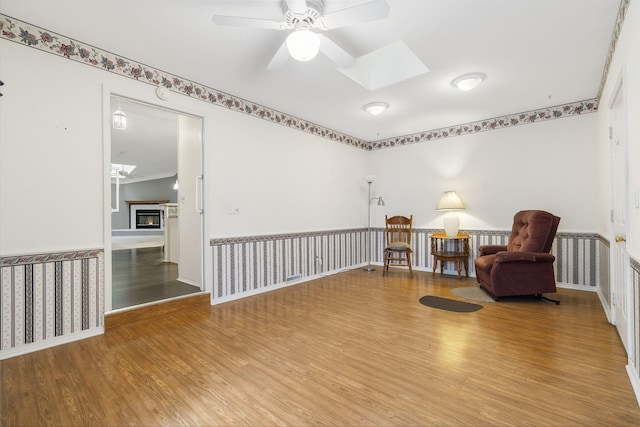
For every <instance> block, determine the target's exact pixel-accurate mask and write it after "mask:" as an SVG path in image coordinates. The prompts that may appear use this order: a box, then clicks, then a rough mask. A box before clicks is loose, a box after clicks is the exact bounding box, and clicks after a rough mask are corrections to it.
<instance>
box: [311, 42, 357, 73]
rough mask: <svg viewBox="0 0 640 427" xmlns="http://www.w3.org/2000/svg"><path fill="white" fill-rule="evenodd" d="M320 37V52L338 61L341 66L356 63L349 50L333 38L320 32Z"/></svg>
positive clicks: (345, 66) (350, 65)
mask: <svg viewBox="0 0 640 427" xmlns="http://www.w3.org/2000/svg"><path fill="white" fill-rule="evenodd" d="M318 37H319V38H320V52H322V53H323V54H325V55H326V56H327V58H329V59H330V60H332V61H333V62H335V63H336V65H337V66H338V67H339V68H350V67H352V66H353V65H355V63H356V60H355V58H354V57H353V56H351V55H349V54H348V53H347V51H345V50H344V49H343V48H341V47H340V46H338V45H337V44H336V43H335V42H334V41H333V40H331V39H330V38H329V37H327V36H325V35H324V34H318Z"/></svg>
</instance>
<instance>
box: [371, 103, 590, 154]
mask: <svg viewBox="0 0 640 427" xmlns="http://www.w3.org/2000/svg"><path fill="white" fill-rule="evenodd" d="M596 111H598V101H597V100H596V99H590V100H586V101H579V102H573V103H570V104H564V105H558V106H556V107H551V108H544V109H541V110H533V111H528V112H525V113H517V114H510V115H508V116H502V117H495V118H493V119H486V120H479V121H477V122H471V123H465V124H462V125H456V126H449V127H444V128H440V129H434V130H428V131H423V132H418V133H414V134H411V135H404V136H398V137H394V138H387V139H381V140H379V141H373V142H371V143H370V147H369V149H370V150H376V149H380V148H390V147H395V146H398V145H407V144H415V143H418V142H427V141H433V140H436V139H444V138H451V137H454V136H462V135H469V134H472V133H478V132H485V131H489V130H497V129H504V128H508V127H514V126H519V125H525V124H531V123H536V122H542V121H546V120H553V119H560V118H563V117H571V116H578V115H580V114H587V113H595V112H596Z"/></svg>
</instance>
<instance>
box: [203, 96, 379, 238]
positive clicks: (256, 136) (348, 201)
mask: <svg viewBox="0 0 640 427" xmlns="http://www.w3.org/2000/svg"><path fill="white" fill-rule="evenodd" d="M216 113H217V114H216V118H215V120H216V122H215V125H214V126H213V128H214V129H213V132H214V135H207V139H208V140H212V141H213V142H214V145H215V155H212V156H209V159H210V163H209V166H210V169H209V170H210V172H211V176H209V177H208V178H209V180H210V181H208V183H209V182H210V183H211V184H212V186H213V189H212V191H211V193H209V194H210V198H211V200H213V201H214V202H215V205H214V206H212V211H211V212H212V215H213V219H214V221H213V224H212V235H214V236H215V237H236V236H247V235H259V234H274V233H285V232H300V231H316V230H333V229H343V228H352V227H363V226H366V182H365V181H364V179H363V177H364V175H366V174H367V173H368V172H367V171H366V170H365V160H366V155H367V154H368V153H367V152H366V151H364V150H362V149H358V148H354V147H352V146H348V145H344V144H340V143H337V142H332V141H329V140H327V139H323V138H318V137H316V136H314V135H311V134H308V133H305V132H300V131H298V130H294V129H291V128H288V127H285V126H281V125H278V124H275V123H271V122H267V121H265V120H261V119H256V118H249V117H247V116H244V115H243V114H238V113H235V112H233V111H230V110H224V109H219V111H217V112H216ZM232 208H237V209H239V211H240V213H239V214H230V213H229V210H230V209H232Z"/></svg>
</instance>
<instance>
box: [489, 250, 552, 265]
mask: <svg viewBox="0 0 640 427" xmlns="http://www.w3.org/2000/svg"><path fill="white" fill-rule="evenodd" d="M555 259H556V257H554V256H553V255H551V254H548V253H544V252H507V251H501V252H498V253H497V254H496V262H522V261H528V262H537V263H545V262H553V261H555Z"/></svg>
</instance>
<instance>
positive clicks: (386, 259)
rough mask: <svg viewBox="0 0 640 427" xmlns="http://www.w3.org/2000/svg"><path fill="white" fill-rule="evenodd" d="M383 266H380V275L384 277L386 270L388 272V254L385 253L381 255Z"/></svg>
mask: <svg viewBox="0 0 640 427" xmlns="http://www.w3.org/2000/svg"><path fill="white" fill-rule="evenodd" d="M383 258H384V259H383V265H382V275H383V276H384V275H386V274H387V270H389V260H388V258H389V253H388V252H385V253H384V255H383Z"/></svg>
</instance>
